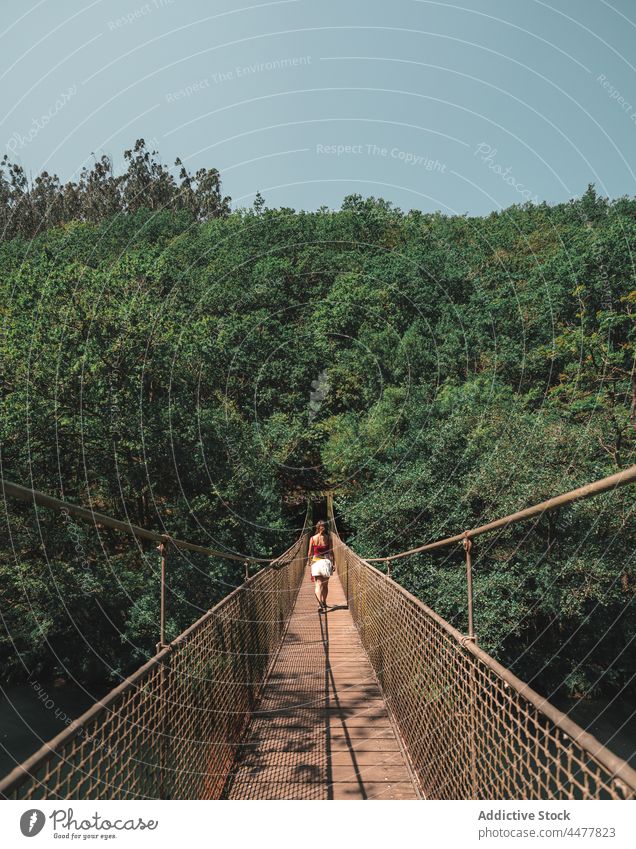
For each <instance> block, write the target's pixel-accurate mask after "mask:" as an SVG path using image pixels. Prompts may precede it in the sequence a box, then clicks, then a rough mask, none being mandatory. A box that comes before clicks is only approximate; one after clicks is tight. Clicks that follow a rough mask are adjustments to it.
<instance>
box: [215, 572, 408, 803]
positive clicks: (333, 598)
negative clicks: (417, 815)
mask: <svg viewBox="0 0 636 849" xmlns="http://www.w3.org/2000/svg"><path fill="white" fill-rule="evenodd" d="M329 584H330V585H329V599H328V602H329V604H330V605H334V606H335V608H336V609H335V610H330V611H329V612H328V613H326V614H321V613H318V605H317V602H316V598H315V596H314V594H313V584H312V583H311V582H310V580H309V577H308V576H307V577H305V579H304V581H303V585H302V587H301V589H300V592H299V595H298V599H297V601H296V606H295V608H294V611H293V613H292V616H291V620H290V623H289V628H288V630H287V634H286V636H285V639H284V641H283V644H282V646H281V649H280V652H279V654H278V657H277V658H276V660H275V662H274V665H273V667H272V670H271V672H270V676H269V678H268V680H267V682H266V685H265V689H264V692H263V698H262V700H261V702H260V704H259V706H258V710H257V711H256V712H255V714H254V718H253V720H252V722H251V724H250V727H249V729H248V731H247V735H246V738H245V740H244V742H243V745H242V748H241V749H240V751H239V753H238V756H237V762H236V767H235V771H234V773H233V776H232V779H231V783H230V784H229V785H228V786H229V789H228V792H227V795H226V798H229V799H416V798H418V797H417V794H416V792H415V788H414V785H413V782H412V779H411V775H410V772H409V769H408V767H407V765H406V761H405V758H404V755H403V753H402V749H401V746H400V744H399V742H398V738H397V736H396V734H395V731H394V728H393V725H392V724H391V720H390V719H389V714H388V711H387V708H386V705H385V703H384V700H383V698H382V693H381V691H380V688H379V686H378V684H377V682H376V679H375V676H374V674H373V670H372V668H371V665H370V663H369V661H368V659H367V656H366V654H365V651H364V649H363V647H362V643H361V642H360V639H359V637H358V633H357V631H356V629H355V626H354V624H353V619H352V617H351V614H350V613H349V611H348V609H347V608H346V600H345V596H344V593H343V590H342V586H341V584H340V581H339V580H338V577H337V575H335V576H334V577H333V578H331V580H330V582H329Z"/></svg>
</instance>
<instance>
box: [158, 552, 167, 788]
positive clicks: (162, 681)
mask: <svg viewBox="0 0 636 849" xmlns="http://www.w3.org/2000/svg"><path fill="white" fill-rule="evenodd" d="M168 539H169V537H167V536H166V537H165V538H164V539H162V540H161V542H160V543H159V545H158V546H157V551H158V552H159V554H160V555H161V607H160V612H159V643H158V644H157V651H158V652H159V651H161V650H162V649H163V648H165V646H166V567H167V564H168ZM166 662H167V658H165V657H164V658H163V659H162V660H161V668H160V670H159V728H158V733H159V740H158V750H159V759H158V764H157V767H158V770H159V782H158V796H159V798H160V799H165V798H166V797H167V793H166V783H165V776H166V761H167V733H168V717H167V715H166V713H167V687H168V681H167V676H168V670H167V669H166Z"/></svg>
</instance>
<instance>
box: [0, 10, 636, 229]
mask: <svg viewBox="0 0 636 849" xmlns="http://www.w3.org/2000/svg"><path fill="white" fill-rule="evenodd" d="M0 10H1V11H2V16H1V21H2V23H1V24H0V57H1V59H0V73H1V77H2V78H1V80H0V91H1V92H2V106H1V109H0V115H1V120H0V123H1V128H0V142H1V144H2V146H3V148H4V151H5V152H7V153H8V154H9V155H10V157H11V158H12V159H14V160H17V161H19V162H21V163H22V164H23V165H24V166H25V167H26V168H27V169H28V170H29V172H30V173H31V174H35V173H37V172H38V171H40V170H43V169H47V170H49V171H54V172H56V173H58V174H59V176H60V177H61V178H63V179H68V178H71V177H73V176H76V175H77V173H78V172H79V170H80V169H81V167H82V166H83V165H85V164H87V163H90V161H91V158H92V154H96V155H99V154H100V153H102V152H105V153H108V154H110V155H111V156H112V157H113V159H114V160H115V162H116V163H117V164H121V161H122V157H121V153H122V151H123V150H124V149H125V148H126V147H130V146H132V144H133V142H134V140H135V139H136V138H138V137H142V136H143V137H144V138H146V139H147V140H148V139H152V140H153V144H154V145H155V146H156V147H157V148H158V150H159V151H160V154H161V158H162V160H163V161H164V162H165V163H166V164H169V165H172V164H173V162H174V159H175V157H176V156H180V157H181V158H182V159H183V161H184V162H185V163H186V164H187V165H188V167H189V168H190V169H194V168H197V167H201V166H207V167H217V168H219V170H220V171H221V174H222V178H223V184H224V191H225V192H226V193H228V194H230V195H231V196H232V198H233V201H234V205H235V206H248V205H250V204H251V203H252V201H253V198H254V194H255V193H256V191H257V190H260V191H261V193H262V194H263V195H264V196H265V198H266V201H267V204H268V205H269V206H291V207H294V208H297V209H298V208H304V209H315V208H317V207H318V206H321V205H327V206H329V207H338V206H339V205H340V203H341V201H342V198H343V197H344V196H345V195H347V194H350V193H352V192H359V193H361V194H363V195H371V194H373V195H376V196H382V197H384V198H387V199H389V200H392V201H393V202H394V203H396V204H397V205H398V206H400V207H402V208H403V209H407V208H411V207H417V208H421V209H424V210H427V211H428V210H434V209H440V210H442V211H443V212H446V213H464V212H469V213H474V214H482V213H486V212H489V211H490V210H492V209H498V208H501V207H505V206H508V205H510V204H512V203H517V202H523V201H524V200H525V199H527V198H529V199H532V200H535V199H539V200H547V201H549V202H556V201H560V200H565V199H568V198H570V197H575V196H578V195H580V194H581V193H582V192H583V191H584V190H585V188H586V187H587V184H588V183H590V182H593V183H595V184H596V186H597V188H598V190H599V191H600V192H601V193H602V194H606V195H609V196H610V197H617V196H620V195H625V194H628V195H633V194H636V191H635V178H634V175H635V172H636V155H635V151H636V145H635V144H634V141H635V139H636V84H635V83H636V49H635V45H636V2H634V0H612V2H611V3H610V2H605V0H550V2H542V1H541V0H507V2H506V1H505V0H457V2H429V0H391V1H390V2H389V0H278V2H263V0H260V2H258V0H253V2H251V0H234V2H231V0H218V2H214V3H210V2H204V0H149V2H144V0H37V2H33V0H26V2H21V3H15V2H9V0H0Z"/></svg>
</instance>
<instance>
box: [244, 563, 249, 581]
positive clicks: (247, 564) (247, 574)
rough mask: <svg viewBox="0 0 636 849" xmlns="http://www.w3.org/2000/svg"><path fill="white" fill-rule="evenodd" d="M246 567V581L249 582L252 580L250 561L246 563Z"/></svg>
mask: <svg viewBox="0 0 636 849" xmlns="http://www.w3.org/2000/svg"><path fill="white" fill-rule="evenodd" d="M244 566H245V580H246V581H249V579H250V561H249V560H246V561H245V563H244Z"/></svg>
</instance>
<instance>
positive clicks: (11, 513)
mask: <svg viewBox="0 0 636 849" xmlns="http://www.w3.org/2000/svg"><path fill="white" fill-rule="evenodd" d="M126 162H127V168H128V170H127V171H126V173H125V174H123V175H122V176H119V177H115V176H114V175H113V171H112V166H111V164H110V163H109V162H108V161H107V160H101V161H98V162H96V163H95V165H94V166H93V168H92V169H91V170H87V171H85V172H84V173H83V174H82V176H81V178H80V179H79V181H78V182H77V183H67V184H62V183H61V182H60V181H59V180H58V179H57V177H55V176H50V175H41V176H40V178H38V179H39V180H40V182H39V183H38V182H37V180H36V181H35V182H34V183H33V184H30V183H29V181H28V180H27V178H26V177H25V175H24V173H23V172H21V170H20V169H19V168H18V167H17V166H13V165H11V164H10V163H8V162H7V161H6V160H5V162H4V163H3V167H2V169H0V216H1V229H2V232H3V233H4V238H3V240H2V241H1V242H0V287H1V296H0V313H1V326H2V335H1V337H0V346H1V347H0V380H1V386H2V396H1V398H2V416H1V418H0V452H1V453H0V460H1V463H2V474H3V475H4V477H5V478H7V479H8V480H11V481H14V482H16V483H20V484H23V485H24V486H31V487H33V488H36V489H39V490H42V491H44V492H46V493H48V494H51V495H54V496H57V497H60V498H65V499H68V500H69V501H72V502H74V503H81V504H90V505H91V506H93V507H94V508H95V509H96V510H99V511H101V512H105V513H109V514H111V515H114V516H117V517H119V518H125V519H128V520H130V521H131V522H133V523H136V524H139V525H142V526H144V527H147V528H154V529H159V530H162V531H163V530H165V531H167V532H168V533H170V534H172V535H173V536H178V537H181V538H183V539H187V540H190V541H193V542H197V543H200V544H202V545H210V546H212V545H213V546H216V547H221V548H223V549H227V550H231V551H238V552H244V553H246V554H248V555H259V554H265V555H270V554H272V555H275V554H277V553H280V552H281V551H282V550H283V549H285V548H287V547H288V546H289V545H290V544H291V543H292V541H293V540H294V539H295V537H296V536H297V534H298V528H299V526H300V525H301V524H302V520H303V517H304V512H305V499H306V497H307V496H308V494H309V495H311V494H312V493H316V492H318V491H321V490H324V489H331V490H333V491H334V494H335V495H334V497H335V505H336V510H337V516H338V522H339V528H340V531H341V533H342V535H343V537H344V538H345V540H346V542H347V543H348V544H349V545H350V546H351V547H353V548H354V549H355V550H356V551H357V552H359V553H360V554H362V555H363V556H368V557H372V556H382V555H387V554H392V553H395V552H398V551H401V550H404V549H408V548H411V547H413V546H416V545H420V544H423V543H425V542H430V541H433V540H435V539H438V538H441V537H443V536H447V535H450V534H454V533H458V532H460V531H462V530H463V529H465V528H469V527H473V526H476V525H478V524H480V523H483V522H486V521H489V520H491V519H494V518H496V517H498V516H503V515H505V514H507V513H510V512H513V511H515V510H518V509H521V508H523V507H525V506H528V505H530V504H533V503H536V502H538V501H541V500H544V499H546V498H549V497H551V496H553V495H557V494H559V493H561V492H565V491H567V490H569V489H573V488H575V487H577V486H580V485H582V484H585V483H588V482H590V481H593V480H596V479H598V478H601V477H604V476H606V475H610V474H612V473H614V472H616V471H618V470H619V469H621V468H624V467H625V466H628V465H630V464H631V463H634V462H636V460H635V459H634V457H635V450H634V449H635V445H636V431H635V424H636V379H635V376H634V357H635V353H636V348H635V345H636V332H635V323H634V314H635V312H636V287H635V285H634V257H633V251H634V249H635V248H636V200H634V199H631V198H628V197H624V198H619V199H616V200H611V201H610V200H608V199H606V198H603V197H600V196H599V195H598V194H597V192H596V191H595V189H594V187H593V186H590V187H588V189H587V191H585V192H584V193H583V194H582V196H581V197H580V198H578V199H575V200H572V201H570V202H567V203H563V204H558V205H553V206H550V205H548V204H546V203H542V204H530V203H527V204H524V205H519V206H513V207H511V208H509V209H506V210H503V211H500V212H493V213H492V214H490V215H488V216H485V217H473V216H469V215H454V216H450V215H444V214H442V213H440V212H434V213H428V212H422V211H419V210H410V211H406V212H405V211H402V210H400V209H397V208H395V207H394V206H393V205H392V204H391V203H390V202H388V201H384V200H382V199H380V198H374V197H368V198H363V197H361V196H358V195H351V196H348V197H346V198H345V199H344V201H343V203H342V206H341V208H340V209H338V210H332V209H328V208H326V207H325V208H320V209H318V210H316V211H314V212H306V211H295V210H293V209H287V208H268V207H267V205H266V202H265V201H264V200H263V198H262V197H261V196H260V195H257V199H256V201H255V203H254V204H253V205H252V206H251V207H249V208H244V209H236V210H234V211H232V210H231V208H230V202H229V198H224V197H223V196H222V194H221V182H220V177H219V175H218V172H216V171H215V170H214V169H212V170H202V171H200V172H197V173H196V174H194V175H190V174H189V173H188V172H187V171H186V169H185V168H183V166H182V165H181V163H178V164H177V173H178V174H179V175H180V176H179V180H178V181H177V180H175V179H174V178H173V177H172V176H171V174H172V171H171V170H170V169H167V168H166V167H165V166H163V165H161V164H160V162H159V161H158V160H157V158H156V154H155V152H154V151H149V150H147V149H146V147H145V145H144V143H143V142H142V141H141V140H140V141H139V142H138V143H137V145H136V146H135V148H134V150H131V151H127V156H126ZM7 508H8V509H6V510H5V511H3V518H2V522H1V523H0V612H1V614H2V629H1V633H0V659H1V663H2V669H3V675H4V678H5V680H16V681H19V680H24V679H25V678H26V677H27V676H28V675H29V674H31V673H32V672H33V671H34V670H35V671H36V672H37V674H38V676H39V677H40V678H46V677H47V676H55V675H58V676H59V675H62V676H66V677H73V678H76V679H77V680H80V681H109V682H118V681H119V680H120V676H121V675H122V674H125V673H126V672H128V671H130V670H131V669H133V668H134V667H135V666H137V665H139V663H140V662H141V661H143V660H144V659H146V658H147V657H149V656H150V655H151V654H152V653H153V652H154V646H155V643H156V642H157V618H158V605H159V592H158V589H159V576H158V554H157V552H156V551H155V549H154V548H153V547H152V546H144V545H141V544H140V543H139V542H136V541H135V540H134V539H133V538H132V537H125V536H123V535H120V534H115V533H113V532H107V531H104V530H103V529H102V530H99V532H98V531H97V530H96V529H95V528H93V527H91V526H89V525H83V524H80V523H76V522H75V521H74V520H72V519H70V518H69V517H65V516H63V515H60V514H57V513H53V512H51V511H46V510H43V509H38V510H37V512H36V511H34V509H33V508H32V507H31V506H28V505H24V504H19V503H14V502H9V501H7ZM35 520H37V521H35ZM635 531H636V523H635V521H634V509H633V493H632V492H630V488H628V487H626V488H623V489H620V490H616V491H613V492H611V493H608V494H605V495H601V496H599V497H598V498H596V499H589V500H585V501H582V502H578V503H576V504H574V505H572V506H570V507H568V508H561V509H560V510H559V511H558V512H556V513H550V514H546V515H545V516H543V517H541V519H540V520H538V521H535V522H533V523H529V524H526V525H523V526H515V527H513V528H509V529H508V530H506V531H504V532H501V533H499V534H497V535H490V536H487V537H483V538H481V539H480V540H479V541H478V543H477V544H476V546H475V556H474V567H475V618H476V630H477V634H478V638H479V642H480V645H481V646H482V647H483V648H484V649H486V650H487V651H488V652H490V653H491V654H492V655H494V656H495V657H496V658H497V659H498V660H500V661H501V662H502V663H504V664H506V665H508V666H510V667H511V668H512V670H513V671H514V672H515V673H516V674H517V675H519V676H520V677H521V678H523V679H524V680H527V681H530V682H531V683H532V684H533V686H534V687H535V688H537V689H539V690H540V691H541V692H544V693H546V694H548V693H552V692H554V691H555V690H557V689H559V690H560V691H561V692H563V693H566V694H568V695H571V696H575V697H577V698H579V697H580V698H585V697H591V696H595V695H598V694H601V693H603V694H608V693H618V692H623V693H625V692H626V690H627V689H628V688H630V687H632V688H633V686H634V685H633V675H634V671H635V670H634V666H633V657H634V654H633V650H630V644H631V642H630V641H631V640H633V635H634V632H635V625H636V621H635V620H636V617H635V613H634V604H633V601H634V595H635V593H636V562H635V559H634V540H635V539H636V534H635ZM242 575H243V573H242V566H241V564H235V563H232V562H230V561H221V560H218V561H212V560H209V559H205V558H202V557H194V556H189V557H181V558H176V557H175V558H173V559H172V560H171V562H170V577H169V582H170V590H169V597H168V627H169V632H170V635H171V636H176V634H177V633H179V631H180V630H182V629H183V628H184V627H185V626H187V625H188V624H190V623H191V622H192V621H194V620H195V619H196V618H197V617H198V616H199V615H200V613H201V612H202V611H204V610H207V609H208V608H209V607H211V606H212V604H213V603H214V601H215V600H217V599H219V598H221V597H222V596H223V595H225V594H227V592H228V591H229V589H231V588H232V587H233V586H236V585H237V584H239V583H241V581H242V579H243V577H242ZM393 576H394V578H395V580H397V581H398V582H399V583H401V584H402V585H403V586H404V587H406V588H407V589H409V590H410V591H411V592H413V593H414V594H416V595H417V596H418V597H419V598H421V599H422V600H424V601H425V602H426V603H427V604H428V605H429V606H430V607H432V608H433V609H434V610H435V611H437V612H438V613H439V614H440V615H442V616H443V617H445V618H446V619H447V620H448V621H450V622H451V623H453V624H454V625H455V626H456V627H458V628H460V629H462V630H464V629H465V628H466V591H465V573H464V569H463V555H462V551H461V549H460V548H458V550H457V551H454V550H453V551H447V550H442V552H441V553H435V554H431V555H427V556H425V555H419V556H415V557H409V558H406V559H403V560H400V561H397V562H396V564H395V566H394V571H393Z"/></svg>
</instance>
